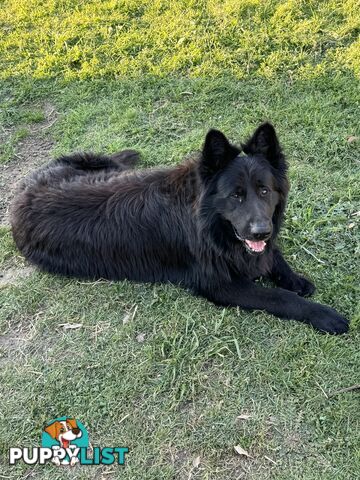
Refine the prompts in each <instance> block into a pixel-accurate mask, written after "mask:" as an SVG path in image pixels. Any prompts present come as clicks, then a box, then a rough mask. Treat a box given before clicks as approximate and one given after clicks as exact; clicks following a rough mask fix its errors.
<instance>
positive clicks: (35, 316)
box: [0, 1, 360, 480]
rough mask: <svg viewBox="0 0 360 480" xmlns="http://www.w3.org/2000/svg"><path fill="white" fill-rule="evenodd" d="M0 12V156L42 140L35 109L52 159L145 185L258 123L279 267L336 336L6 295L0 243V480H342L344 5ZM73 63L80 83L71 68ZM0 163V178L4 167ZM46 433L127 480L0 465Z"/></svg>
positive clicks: (38, 284) (160, 307)
mask: <svg viewBox="0 0 360 480" xmlns="http://www.w3.org/2000/svg"><path fill="white" fill-rule="evenodd" d="M315 3H316V5H317V8H315ZM185 4H186V5H187V9H188V10H189V11H190V12H191V15H190V14H189V16H188V17H187V16H181V15H179V9H180V5H185ZM4 5H5V8H3V9H2V10H1V12H0V18H1V22H2V25H3V26H4V27H5V28H7V29H8V30H7V31H8V33H9V34H8V35H7V36H6V37H4V38H3V39H2V40H1V41H0V43H1V42H3V43H2V46H3V48H2V50H1V52H2V53H1V55H0V63H1V62H2V65H3V68H2V75H3V76H4V77H6V78H4V79H3V83H2V88H1V91H0V104H1V109H0V124H1V126H2V131H4V132H5V137H4V138H5V141H6V142H10V140H11V138H12V137H10V140H9V136H7V135H6V132H10V133H9V135H15V133H14V132H16V131H17V130H19V131H23V130H24V129H30V130H31V128H32V126H33V125H34V124H35V123H36V122H42V121H43V120H44V118H45V117H44V113H43V106H44V104H45V103H47V104H48V103H50V104H51V105H52V106H53V108H54V109H55V110H56V112H57V113H58V117H57V118H58V120H57V122H55V123H54V124H53V125H52V126H51V127H50V128H49V129H48V130H47V131H48V132H51V135H52V137H53V139H54V141H55V146H54V150H53V154H54V155H57V154H61V153H65V152H69V151H73V150H81V149H92V150H95V151H105V152H114V151H116V150H119V149H122V148H137V149H139V150H140V151H141V153H142V163H143V165H144V166H153V165H164V164H165V165H171V164H175V163H177V162H179V161H181V159H182V158H183V157H184V156H186V155H188V154H190V153H191V152H194V151H195V150H198V149H199V148H200V146H201V144H202V142H203V139H204V135H205V133H206V131H207V129H208V128H210V127H217V128H220V129H223V131H224V132H225V133H226V134H228V135H229V137H230V138H231V139H232V140H234V141H238V142H239V141H241V140H243V139H244V138H245V137H246V136H247V135H248V134H250V133H251V131H252V130H253V129H254V128H255V127H256V126H257V125H258V123H259V122H260V121H262V120H264V119H268V120H271V121H272V122H273V123H274V124H275V126H276V128H277V130H278V132H279V136H280V139H281V142H282V144H283V146H284V148H285V151H286V153H287V155H288V159H289V164H290V179H291V184H292V188H291V193H290V197H289V205H288V210H287V216H286V221H285V225H284V229H283V231H282V235H281V245H282V248H283V250H284V252H285V255H286V257H287V258H288V259H289V261H290V263H291V264H292V265H293V267H294V268H295V269H296V270H297V271H299V272H302V273H304V274H306V275H307V276H309V277H310V278H311V279H312V280H313V281H314V282H315V284H316V286H317V292H316V295H315V300H317V301H320V302H324V303H328V304H330V305H332V306H333V307H335V308H337V309H338V310H339V311H340V312H342V313H344V314H345V315H347V316H348V317H349V318H350V319H351V331H350V333H349V334H348V335H346V336H342V337H332V336H328V335H320V334H318V333H316V332H315V331H313V330H311V329H310V328H308V327H306V326H305V325H301V324H299V323H297V322H293V321H289V322H286V321H282V320H279V319H277V318H275V317H273V316H270V315H267V314H265V313H261V312H253V313H249V312H244V311H242V310H241V309H220V308H216V307H214V306H213V305H211V304H209V303H208V302H206V301H205V300H202V299H199V298H194V297H191V296H190V295H189V294H188V293H187V292H185V291H183V290H181V289H179V288H177V287H174V286H171V285H165V286H164V285H156V286H152V285H143V284H133V283H130V282H118V283H115V282H113V283H111V282H95V283H89V282H81V281H76V280H69V279H64V278H58V277H53V276H50V275H46V274H43V273H40V272H38V271H34V272H32V274H31V275H30V276H28V277H26V278H22V275H23V272H25V270H23V269H24V268H25V267H26V264H25V262H24V260H23V259H22V258H21V256H20V255H19V253H18V252H17V250H16V248H15V246H14V244H13V241H12V238H11V232H10V229H9V227H7V226H4V227H1V229H0V271H1V272H2V273H4V274H5V275H6V274H7V272H17V275H16V276H15V277H14V278H13V280H10V281H7V282H3V283H2V284H1V282H0V385H1V388H0V405H1V408H0V462H1V463H2V466H1V470H0V472H1V473H0V478H14V479H25V478H39V479H40V478H41V479H48V480H56V479H63V478H79V479H88V478H89V479H90V478H94V479H95V478H106V479H108V478H110V479H113V478H114V479H117V478H119V479H120V478H124V479H127V480H130V479H131V480H135V479H136V480H138V479H140V478H141V479H142V480H170V479H180V480H182V479H186V480H187V479H189V478H191V479H192V480H196V479H202V480H205V479H206V480H210V479H211V480H213V479H219V480H222V479H224V480H225V479H226V480H227V479H237V478H246V479H260V480H263V479H264V480H265V479H276V480H278V479H279V480H298V479H304V480H330V479H331V480H333V479H336V480H338V479H340V480H348V479H352V478H356V477H357V475H358V472H359V470H360V449H359V445H360V435H359V431H360V429H359V428H360V417H359V392H358V391H355V390H354V391H351V392H342V393H341V392H338V391H339V390H340V389H342V388H344V387H349V386H352V385H355V384H359V371H360V353H359V340H360V309H359V284H360V276H359V253H360V246H359V218H360V217H359V216H358V215H354V214H356V212H359V211H360V195H359V182H360V175H359V141H354V142H351V143H349V142H348V138H349V137H350V136H359V124H358V107H359V96H360V95H359V89H358V80H357V78H356V76H355V63H356V61H358V57H357V56H356V55H355V54H354V56H353V57H352V56H351V52H352V51H354V52H355V50H354V49H355V48H356V43H355V40H354V39H355V33H354V32H355V28H356V25H357V20H358V16H357V15H356V14H355V13H354V12H355V10H354V9H355V2H342V3H340V2H330V1H329V2H256V1H253V2H250V1H249V2H230V1H226V2H224V5H223V7H222V8H220V6H219V5H220V4H218V3H217V2H213V3H210V2H208V8H207V13H206V15H205V13H204V11H203V10H201V9H200V8H199V6H198V5H199V4H198V3H195V2H181V3H180V2H174V5H173V7H172V8H170V9H169V8H167V6H166V5H167V4H166V3H165V2H164V3H161V2H152V3H151V4H150V3H149V5H147V2H130V1H127V2H122V3H121V5H122V7H121V8H120V7H116V5H120V3H118V4H117V3H116V2H110V1H109V2H76V3H75V6H74V2H72V3H71V7H70V6H69V5H70V4H68V2H50V1H44V2H41V3H38V2H36V3H35V2H16V3H15V2H9V1H7V2H5V3H4ZM204 5H205V2H204ZM95 7H97V8H95ZM70 8H71V9H72V10H73V12H72V14H70V13H69V12H70ZM30 9H31V10H30ZM30 11H31V13H32V15H29V12H30ZM234 12H235V13H234ZM55 14H56V15H55ZM121 16H123V22H124V23H123V24H122V23H121V19H120V17H121ZM121 18H122V17H121ZM194 18H195V19H196V21H194V23H191V22H193V19H194ZM260 20H261V21H260ZM275 20H276V21H275ZM109 22H110V23H111V22H112V23H111V24H110V23H109ZM236 22H237V23H236ZM122 25H124V26H123V27H122V30H121V29H119V28H117V27H120V26H122ZM189 25H193V29H189ZM239 25H240V27H241V28H239ZM108 27H111V28H113V31H114V33H113V34H112V35H109V36H108V37H106V35H105V33H106V32H107V31H108V30H107V28H108ZM160 27H161V28H160ZM220 27H221V28H220ZM124 29H125V30H126V35H123V34H121V35H120V33H119V31H120V30H121V31H122V32H123V31H124ZM250 29H252V30H251V33H253V35H250V34H249V32H250ZM304 29H305V30H304ZM304 31H305V33H304ZM101 32H105V33H104V35H105V36H103V37H101ZM184 32H185V33H186V32H188V37H186V40H182V41H181V42H180V44H178V43H176V42H179V39H181V38H182V36H183V35H184ZM301 32H303V33H302V34H301ZM311 32H312V33H311ZM75 34H76V35H78V36H79V40H78V41H76V40H73V42H71V41H70V39H71V38H74V36H75ZM71 35H73V37H71ZM301 35H302V36H301ZM105 37H106V38H105ZM178 37H179V38H178ZM56 38H57V39H59V43H56V42H55V40H54V39H56ZM301 39H302V40H301ZM16 41H18V42H21V45H22V49H21V51H20V54H19V55H17V54H15V52H17V53H19V52H18V51H16V50H15V46H14V45H15V43H16ZM64 41H66V42H67V45H68V47H67V49H68V53H66V52H65V50H64V49H62V48H63V47H61V45H63V44H62V43H61V42H64ZM14 42H15V43H14ZM121 42H123V43H124V44H125V43H126V42H128V47H127V49H126V48H125V47H124V46H122V43H121ZM141 42H143V43H141ZM171 42H175V43H171ZM302 42H303V43H302ZM306 42H308V43H306ZM5 43H6V45H5ZM305 43H306V45H305ZM4 45H5V47H6V48H5V47H4ZM139 45H140V47H141V45H143V48H140V47H139ZM173 45H175V46H173ZM209 45H210V46H211V48H212V50H210V51H209V53H206V54H204V52H205V47H206V46H209ZM76 46H77V48H78V50H79V51H80V57H81V58H84V59H88V57H89V56H90V54H91V56H92V58H94V59H95V60H97V62H98V63H94V65H96V68H95V67H94V66H93V67H91V68H90V67H89V68H88V70H86V71H85V70H84V69H85V66H84V64H83V62H82V63H77V64H71V61H70V60H71V58H72V57H71V55H70V53H69V52H72V51H73V49H74V48H75V47H76ZM172 46H173V47H172ZM130 47H131V48H130ZM56 48H59V49H58V50H56ZM196 48H199V49H200V52H201V54H200V55H199V57H197V58H198V59H197V60H196V55H195V53H196ZM201 48H204V50H201ZM144 50H145V51H144ZM115 51H116V52H118V53H117V54H116V55H115V53H114V52H115ZM64 52H65V53H66V54H65V53H64ZM194 52H195V53H194ZM299 55H302V57H301V58H302V60H301V61H300V60H299V58H300V57H299ZM51 56H54V58H55V60H54V62H53V63H51V65H50V64H49V65H50V66H49V67H46V68H43V69H42V70H41V68H42V67H41V65H45V64H47V63H46V62H48V61H50V60H49V58H51ZM176 58H178V61H179V62H180V63H179V64H178V63H176ZM276 58H278V59H279V62H275V60H274V59H276ZM246 59H248V61H249V60H251V61H250V64H249V65H250V66H249V68H248V69H247V70H246V68H245V69H244V66H245V65H246ZM95 60H94V61H95ZM181 62H183V63H181ZM74 65H75V66H74ZM124 65H125V66H124ZM266 65H268V66H269V68H270V70H267V69H266V68H265V67H264V66H266ZM279 65H280V66H279ZM75 67H76V68H75ZM119 72H121V73H123V75H120V74H119ZM220 73H221V75H219V74H220ZM126 76H128V77H129V78H125V77H126ZM186 76H187V77H188V78H186ZM14 77H16V78H14ZM97 77H106V78H97ZM113 77H117V78H116V79H114V78H113ZM240 77H241V78H240ZM70 78H71V79H72V82H69V81H68V79H70ZM0 132H1V131H0ZM11 148H12V150H11V151H9V152H8V153H7V155H6V156H5V157H6V158H5V157H4V160H3V161H4V162H5V161H6V166H7V167H8V168H12V165H13V164H14V162H16V161H18V160H16V158H15V159H14V158H13V153H16V149H17V142H16V141H13V142H12V143H11ZM309 252H310V253H309ZM124 318H125V320H126V319H127V320H129V319H130V320H129V321H127V322H125V323H124ZM64 323H70V324H74V323H80V324H82V327H81V328H79V329H77V330H66V329H64V328H63V327H62V326H61V324H64ZM139 334H144V335H145V336H144V341H143V342H139V341H138V340H137V337H138V335H139ZM337 392H338V393H337ZM243 413H246V414H250V415H251V418H249V419H248V420H239V419H237V418H236V417H237V416H238V415H240V414H243ZM61 415H74V416H75V417H77V418H79V420H81V421H82V422H83V423H84V424H85V425H86V426H87V427H88V429H89V433H90V441H91V442H92V444H93V445H95V446H96V445H100V446H128V447H129V448H130V453H129V455H128V463H127V466H126V467H125V468H116V467H113V468H102V467H82V468H76V469H75V470H72V471H70V472H69V471H68V470H67V469H58V468H56V467H54V466H53V465H48V466H46V467H40V466H37V467H27V466H24V465H19V466H16V467H9V466H8V465H7V460H6V455H7V450H8V448H9V447H10V446H21V445H24V446H26V445H32V446H38V445H39V443H40V433H41V428H42V426H43V423H44V422H45V421H49V420H51V419H52V418H54V417H57V416H61ZM235 445H240V446H241V447H242V448H244V449H246V450H247V451H248V452H249V453H250V455H251V458H248V459H247V458H245V457H241V456H239V455H238V454H236V452H235V451H234V446H235ZM198 456H200V465H199V467H194V466H193V461H194V459H195V458H196V457H198ZM269 459H270V460H269ZM271 460H272V461H273V462H275V464H274V463H272V461H271Z"/></svg>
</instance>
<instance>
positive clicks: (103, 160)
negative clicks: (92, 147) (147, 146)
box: [51, 150, 139, 172]
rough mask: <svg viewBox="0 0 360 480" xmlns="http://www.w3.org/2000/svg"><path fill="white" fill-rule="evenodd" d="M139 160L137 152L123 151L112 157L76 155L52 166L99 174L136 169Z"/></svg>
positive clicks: (64, 158) (56, 161)
mask: <svg viewBox="0 0 360 480" xmlns="http://www.w3.org/2000/svg"><path fill="white" fill-rule="evenodd" d="M138 159H139V153H138V152H136V151H135V150H122V151H121V152H118V153H114V154H112V155H98V154H96V153H74V154H73V155H65V156H63V157H60V158H57V159H56V160H54V162H52V164H51V166H57V167H58V166H64V167H70V168H73V169H75V170H81V171H83V172H99V171H100V170H105V171H109V170H117V171H124V170H129V169H131V168H134V166H135V165H136V163H137V161H138Z"/></svg>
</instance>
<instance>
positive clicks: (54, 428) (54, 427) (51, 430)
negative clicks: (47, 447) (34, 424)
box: [44, 422, 59, 440]
mask: <svg viewBox="0 0 360 480" xmlns="http://www.w3.org/2000/svg"><path fill="white" fill-rule="evenodd" d="M58 423H59V422H54V423H51V424H50V425H48V426H47V427H45V428H44V432H46V433H48V434H49V435H50V437H52V438H54V439H55V440H57V437H58V432H59V428H58Z"/></svg>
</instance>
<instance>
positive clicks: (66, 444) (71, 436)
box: [44, 418, 82, 466]
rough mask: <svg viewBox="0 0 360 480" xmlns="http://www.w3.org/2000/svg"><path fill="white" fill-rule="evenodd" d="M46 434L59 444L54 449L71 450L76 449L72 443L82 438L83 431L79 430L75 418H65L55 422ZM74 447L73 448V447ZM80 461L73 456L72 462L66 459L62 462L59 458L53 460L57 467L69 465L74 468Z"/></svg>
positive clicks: (48, 426) (47, 428)
mask: <svg viewBox="0 0 360 480" xmlns="http://www.w3.org/2000/svg"><path fill="white" fill-rule="evenodd" d="M44 432H46V433H47V434H49V435H50V437H51V438H52V439H53V440H55V441H56V442H58V445H54V446H53V447H52V448H53V449H56V448H64V449H69V448H70V449H71V448H76V445H75V444H72V442H73V441H74V440H76V439H78V438H80V437H81V436H82V431H81V429H80V428H79V426H78V424H77V422H76V420H75V418H65V419H64V420H55V421H54V422H52V423H50V425H47V426H46V427H45V428H44ZM72 445H73V446H72ZM78 461H79V459H78V457H74V456H72V457H71V459H70V461H69V460H68V459H64V460H63V461H60V459H59V458H58V457H55V458H54V459H53V462H54V463H55V464H56V465H60V464H61V465H68V464H69V463H70V465H71V466H74V465H75V464H76V463H77V462H78Z"/></svg>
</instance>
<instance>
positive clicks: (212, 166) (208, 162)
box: [200, 130, 240, 179]
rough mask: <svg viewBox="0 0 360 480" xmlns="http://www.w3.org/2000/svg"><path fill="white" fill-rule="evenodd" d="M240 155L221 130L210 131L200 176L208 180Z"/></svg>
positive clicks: (203, 152) (204, 148)
mask: <svg viewBox="0 0 360 480" xmlns="http://www.w3.org/2000/svg"><path fill="white" fill-rule="evenodd" d="M239 153H240V149H238V148H237V147H234V146H233V145H231V143H230V142H229V140H228V139H227V138H226V137H225V135H224V134H223V133H222V132H220V131H219V130H209V132H208V133H207V135H206V138H205V143H204V146H203V150H202V158H201V163H200V174H201V176H202V177H203V178H204V179H206V178H209V177H211V176H212V175H214V174H215V173H217V172H218V171H219V170H222V169H223V168H225V167H226V165H227V164H228V163H229V162H230V161H231V160H233V159H234V158H235V157H236V156H237V155H238V154H239Z"/></svg>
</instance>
